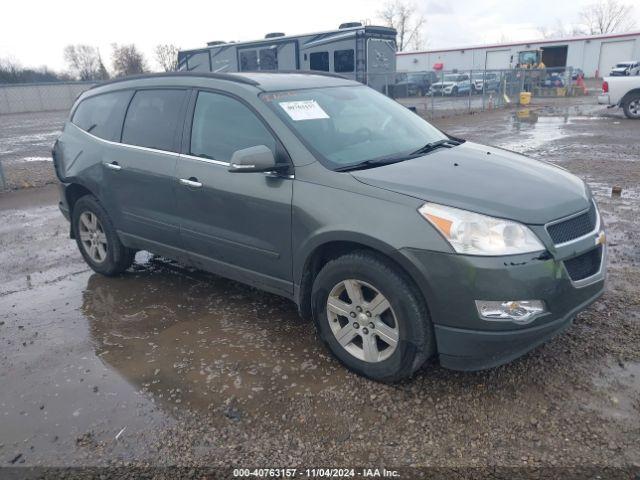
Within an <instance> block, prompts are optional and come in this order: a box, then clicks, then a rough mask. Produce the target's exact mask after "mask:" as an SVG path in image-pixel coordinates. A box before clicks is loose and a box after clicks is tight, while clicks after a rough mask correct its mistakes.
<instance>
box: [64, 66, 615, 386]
mask: <svg viewBox="0 0 640 480" xmlns="http://www.w3.org/2000/svg"><path fill="white" fill-rule="evenodd" d="M456 82H458V84H459V83H461V82H464V79H458V80H456ZM52 155H53V160H54V166H55V170H56V173H57V175H58V177H59V179H60V182H61V183H60V192H61V197H60V209H61V211H62V213H63V214H64V215H65V217H66V218H67V219H69V220H70V234H71V237H72V238H74V239H75V241H76V242H77V245H78V248H79V250H80V253H81V254H82V256H83V257H84V259H85V261H86V262H87V264H88V265H89V266H90V267H91V268H92V269H93V270H95V271H96V272H99V273H101V274H104V275H119V274H121V273H122V272H124V271H125V270H126V269H127V268H129V267H130V266H131V264H132V262H133V261H134V255H135V253H136V251H138V250H148V251H150V252H153V253H156V254H159V255H163V256H165V257H168V258H173V259H175V260H177V261H179V262H183V263H184V264H186V265H191V266H194V267H197V268H201V269H205V270H209V271H211V272H214V273H216V274H218V275H221V276H223V277H227V278H229V279H233V280H237V281H240V282H244V283H247V284H249V285H253V286H255V287H257V288H260V289H264V290H266V291H269V292H272V293H275V294H278V295H281V296H284V297H286V298H289V299H291V300H293V301H294V302H295V303H296V304H297V306H298V309H299V311H300V314H301V315H302V316H303V317H311V318H313V320H314V322H315V326H316V328H317V331H318V335H319V337H320V339H322V341H323V342H324V343H325V344H326V345H327V346H328V348H329V350H330V351H331V352H333V354H334V355H335V356H336V357H337V358H338V359H339V360H340V361H341V362H342V363H344V364H345V365H346V366H347V367H349V368H350V369H352V370H353V371H355V372H357V373H359V374H361V375H365V376H367V377H369V378H372V379H375V380H380V381H395V380H398V379H401V378H406V377H409V376H410V375H412V374H413V373H414V372H415V371H416V370H417V369H419V368H420V367H421V366H422V365H423V364H424V363H425V361H426V360H427V359H428V358H429V357H431V356H433V355H436V354H437V355H438V356H439V360H440V363H441V364H442V365H444V366H445V367H449V368H453V369H462V370H476V369H483V368H489V367H492V366H495V365H499V364H502V363H505V362H507V361H510V360H512V359H514V358H516V357H518V356H520V355H522V354H524V353H525V352H527V351H529V350H531V349H532V348H534V347H535V346H536V345H538V344H540V343H542V342H544V341H545V340H547V339H549V338H551V337H553V336H554V335H557V334H558V333H560V332H561V331H562V330H564V329H565V328H567V327H568V326H569V325H570V324H571V322H572V319H573V317H575V315H576V314H577V313H578V312H579V311H581V310H583V309H584V308H586V307H587V305H589V304H590V303H591V302H593V301H594V300H595V299H596V298H598V296H599V295H601V293H602V291H603V286H604V278H605V270H606V248H605V243H604V238H605V237H604V233H603V230H602V228H603V227H602V223H601V221H600V214H599V213H598V208H597V206H596V203H595V200H594V198H593V197H592V195H591V192H590V191H589V188H588V187H587V185H586V184H585V183H584V182H583V181H582V180H580V179H579V178H578V177H575V176H574V175H571V174H570V173H569V172H567V171H566V170H564V169H562V168H559V167H556V166H553V165H551V164H549V163H545V162H541V161H538V160H533V159H530V158H527V157H524V156H522V155H518V154H516V153H512V152H509V151H506V150H502V149H499V148H492V147H486V146H483V145H479V144H475V143H472V142H465V141H464V140H462V139H457V138H454V137H452V136H449V135H446V134H445V133H442V132H441V131H440V130H439V129H437V128H435V127H433V126H432V125H431V124H429V123H428V122H426V121H425V120H424V119H422V118H421V117H419V116H418V115H415V114H414V113H412V112H410V111H409V110H408V109H406V108H404V107H403V106H402V105H400V104H399V103H397V102H395V101H393V100H392V99H390V98H388V97H386V96H384V95H382V94H380V93H378V92H376V91H374V90H373V89H371V88H369V87H366V86H364V85H362V84H360V83H358V82H355V81H352V80H346V79H344V78H338V77H335V76H331V75H329V74H327V75H320V74H310V73H305V74H301V73H293V74H291V73H288V74H285V73H280V74H277V73H241V74H240V73H239V74H215V73H200V74H193V73H192V74H188V73H182V74H180V73H171V74H158V75H151V76H144V77H141V78H133V79H128V78H124V79H120V80H115V81H112V82H107V83H103V84H101V85H99V86H97V87H93V88H91V89H89V90H88V91H86V92H84V93H83V94H82V95H81V96H80V97H79V99H78V100H77V101H76V102H75V105H74V106H73V108H72V110H71V113H70V115H69V119H68V120H67V121H66V122H65V125H64V128H63V131H62V133H61V135H60V136H59V138H58V139H57V141H56V142H55V145H54V148H53V152H52ZM505 185H508V188H505ZM139 281H141V282H143V281H144V279H143V278H140V279H139ZM247 294H248V295H250V292H249V291H248V293H247ZM273 354H274V355H278V354H279V352H277V351H274V352H273Z"/></svg>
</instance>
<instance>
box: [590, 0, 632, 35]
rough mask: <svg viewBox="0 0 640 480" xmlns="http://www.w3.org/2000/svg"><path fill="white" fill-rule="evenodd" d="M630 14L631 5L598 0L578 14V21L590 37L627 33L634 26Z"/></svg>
mask: <svg viewBox="0 0 640 480" xmlns="http://www.w3.org/2000/svg"><path fill="white" fill-rule="evenodd" d="M632 13H633V6H632V5H628V4H626V3H622V2H620V1H618V0H600V1H599V2H598V3H593V4H591V5H588V6H587V7H585V8H584V9H583V10H582V11H581V12H580V19H581V20H582V23H583V24H584V26H585V29H586V31H587V33H589V34H590V35H598V34H603V33H616V32H628V31H629V30H631V29H633V28H635V25H636V24H635V21H634V20H633V16H632Z"/></svg>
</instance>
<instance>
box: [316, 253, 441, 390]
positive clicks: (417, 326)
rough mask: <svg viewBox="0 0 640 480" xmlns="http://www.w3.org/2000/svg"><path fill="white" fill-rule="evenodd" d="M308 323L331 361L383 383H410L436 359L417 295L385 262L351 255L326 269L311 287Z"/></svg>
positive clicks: (426, 316) (427, 321)
mask: <svg viewBox="0 0 640 480" xmlns="http://www.w3.org/2000/svg"><path fill="white" fill-rule="evenodd" d="M312 302H313V304H312V306H313V318H314V321H315V323H316V327H317V329H318V333H319V335H320V338H321V339H322V340H323V342H324V343H325V344H326V345H327V346H328V348H329V349H330V350H331V352H332V353H333V354H334V356H335V357H336V358H337V359H338V360H339V361H340V362H342V363H343V364H344V365H345V366H346V367H347V368H349V369H350V370H353V371H354V372H356V373H358V374H360V375H363V376H365V377H368V378H371V379H373V380H378V381H383V382H394V381H398V380H400V379H403V378H407V377H410V376H411V375H412V374H413V373H414V372H415V371H416V370H418V369H419V368H420V367H421V366H422V365H423V364H424V362H425V361H426V360H427V359H428V358H429V357H430V356H432V355H433V354H434V353H435V338H434V333H433V327H432V324H431V320H430V318H429V314H428V312H427V308H426V305H425V303H424V300H423V299H422V296H421V294H420V293H419V291H418V290H417V288H416V287H415V286H414V285H413V283H412V282H411V281H410V280H409V279H408V277H407V276H406V274H405V273H404V272H402V271H401V270H399V269H398V268H397V267H395V265H393V264H391V263H390V262H389V261H388V260H386V259H384V258H382V257H380V256H378V255H375V254H372V253H369V252H355V253H351V254H348V255H344V256H342V257H339V258H337V259H335V260H332V261H330V262H329V263H327V264H326V265H325V266H324V267H323V268H322V270H321V271H320V273H319V274H318V276H317V277H316V279H315V281H314V284H313V291H312Z"/></svg>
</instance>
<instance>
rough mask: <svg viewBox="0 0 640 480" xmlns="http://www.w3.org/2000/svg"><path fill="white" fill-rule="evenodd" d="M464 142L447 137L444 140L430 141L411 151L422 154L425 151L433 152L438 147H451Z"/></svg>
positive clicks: (414, 153)
mask: <svg viewBox="0 0 640 480" xmlns="http://www.w3.org/2000/svg"><path fill="white" fill-rule="evenodd" d="M461 143H462V142H460V141H458V140H452V139H450V138H445V139H443V140H437V141H435V142H429V143H427V144H426V145H425V146H424V147H420V148H419V149H418V150H416V151H415V152H413V153H411V155H421V154H423V153H428V152H431V151H432V150H435V149H436V148H451V147H455V146H457V145H460V144H461Z"/></svg>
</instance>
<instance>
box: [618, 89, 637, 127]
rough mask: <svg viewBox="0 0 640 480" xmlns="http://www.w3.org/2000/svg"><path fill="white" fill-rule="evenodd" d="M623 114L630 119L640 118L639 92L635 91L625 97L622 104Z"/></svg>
mask: <svg viewBox="0 0 640 480" xmlns="http://www.w3.org/2000/svg"><path fill="white" fill-rule="evenodd" d="M622 109H623V110H624V114H625V115H626V116H627V118H630V119H632V120H638V119H640V93H636V94H634V95H631V96H630V97H629V98H627V99H626V100H625V102H624V104H623V105H622Z"/></svg>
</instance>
